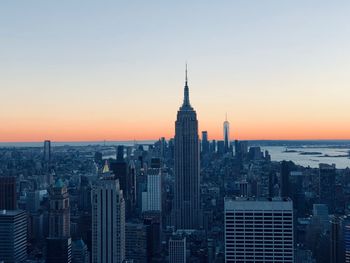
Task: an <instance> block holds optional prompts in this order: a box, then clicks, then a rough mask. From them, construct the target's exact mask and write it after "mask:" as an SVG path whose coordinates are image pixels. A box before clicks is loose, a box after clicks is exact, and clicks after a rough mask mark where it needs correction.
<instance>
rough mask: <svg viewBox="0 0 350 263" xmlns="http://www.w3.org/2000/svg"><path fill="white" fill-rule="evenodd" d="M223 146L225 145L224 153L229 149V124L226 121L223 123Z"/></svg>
mask: <svg viewBox="0 0 350 263" xmlns="http://www.w3.org/2000/svg"><path fill="white" fill-rule="evenodd" d="M224 144H225V152H228V151H229V149H230V123H229V122H228V121H227V114H226V119H225V121H224Z"/></svg>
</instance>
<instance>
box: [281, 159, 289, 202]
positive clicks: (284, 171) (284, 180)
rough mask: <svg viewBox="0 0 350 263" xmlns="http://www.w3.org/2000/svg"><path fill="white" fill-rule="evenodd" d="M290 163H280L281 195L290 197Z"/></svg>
mask: <svg viewBox="0 0 350 263" xmlns="http://www.w3.org/2000/svg"><path fill="white" fill-rule="evenodd" d="M289 177H290V163H289V162H287V161H282V163H281V197H290V194H291V189H290V181H289Z"/></svg>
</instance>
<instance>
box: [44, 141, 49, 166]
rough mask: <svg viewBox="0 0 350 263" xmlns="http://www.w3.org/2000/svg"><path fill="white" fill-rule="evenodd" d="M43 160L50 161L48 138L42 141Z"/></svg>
mask: <svg viewBox="0 0 350 263" xmlns="http://www.w3.org/2000/svg"><path fill="white" fill-rule="evenodd" d="M44 161H45V162H50V161H51V141H49V140H46V141H44Z"/></svg>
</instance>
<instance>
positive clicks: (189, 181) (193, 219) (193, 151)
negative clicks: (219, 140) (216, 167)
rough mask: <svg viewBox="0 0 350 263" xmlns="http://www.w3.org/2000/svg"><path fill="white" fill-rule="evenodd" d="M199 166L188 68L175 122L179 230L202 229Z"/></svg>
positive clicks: (196, 131)
mask: <svg viewBox="0 0 350 263" xmlns="http://www.w3.org/2000/svg"><path fill="white" fill-rule="evenodd" d="M199 166H200V163H199V138H198V121H197V114H196V111H195V110H194V109H193V108H192V106H191V104H190V99H189V89H188V84H187V66H186V81H185V87H184V100H183V104H182V106H181V107H180V109H179V110H178V112H177V120H176V121H175V196H174V208H173V212H174V219H175V226H176V228H177V229H198V228H199V226H200V223H199V220H200V196H199V183H200V181H199V173H200V168H199Z"/></svg>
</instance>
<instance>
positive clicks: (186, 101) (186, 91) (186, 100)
mask: <svg viewBox="0 0 350 263" xmlns="http://www.w3.org/2000/svg"><path fill="white" fill-rule="evenodd" d="M187 80H188V79H187V63H186V69H185V88H184V102H183V106H185V107H186V106H190V94H189V93H190V92H189V89H188V82H187Z"/></svg>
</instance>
